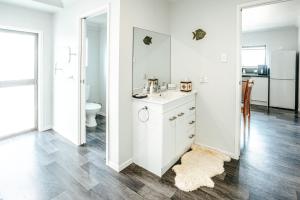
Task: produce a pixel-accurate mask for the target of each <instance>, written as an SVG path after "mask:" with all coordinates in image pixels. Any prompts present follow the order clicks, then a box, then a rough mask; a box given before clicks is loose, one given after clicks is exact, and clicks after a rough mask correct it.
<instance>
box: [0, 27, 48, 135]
mask: <svg viewBox="0 0 300 200" xmlns="http://www.w3.org/2000/svg"><path fill="white" fill-rule="evenodd" d="M0 29H2V30H4V31H8V32H17V33H24V34H26V33H27V34H33V35H36V44H35V45H36V51H35V52H36V57H35V59H36V60H35V66H34V68H35V69H34V71H35V72H34V73H35V79H34V81H35V83H34V85H35V89H34V90H35V91H34V101H35V102H34V109H35V110H34V115H35V127H34V128H33V129H31V130H24V131H20V132H18V133H15V134H14V133H13V134H10V135H8V136H5V137H4V138H7V137H12V136H15V135H19V134H24V133H27V132H30V131H33V130H38V131H44V130H48V129H49V128H48V127H44V126H45V124H43V122H42V120H41V119H42V116H43V108H44V104H43V102H42V91H41V87H40V86H41V85H42V80H41V79H40V77H41V76H42V73H43V68H42V66H43V36H44V33H43V31H40V30H34V29H26V28H21V27H17V26H4V25H0ZM11 85H14V81H11Z"/></svg>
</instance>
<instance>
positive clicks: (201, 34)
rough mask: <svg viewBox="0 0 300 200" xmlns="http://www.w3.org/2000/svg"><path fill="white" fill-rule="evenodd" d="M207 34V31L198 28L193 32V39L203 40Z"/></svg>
mask: <svg viewBox="0 0 300 200" xmlns="http://www.w3.org/2000/svg"><path fill="white" fill-rule="evenodd" d="M205 36H206V32H205V31H204V30H202V29H198V30H196V31H194V32H193V40H201V39H203V38H204V37H205Z"/></svg>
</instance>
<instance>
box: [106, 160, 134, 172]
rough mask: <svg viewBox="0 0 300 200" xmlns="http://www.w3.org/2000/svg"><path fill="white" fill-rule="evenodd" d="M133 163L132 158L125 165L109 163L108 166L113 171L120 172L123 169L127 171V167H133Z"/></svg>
mask: <svg viewBox="0 0 300 200" xmlns="http://www.w3.org/2000/svg"><path fill="white" fill-rule="evenodd" d="M132 163H133V161H132V158H130V159H129V160H127V161H125V162H124V163H122V164H121V165H117V164H116V163H113V162H111V161H108V163H107V165H108V166H109V167H110V168H112V169H113V170H115V171H117V172H120V171H122V170H123V169H125V168H126V167H128V166H129V165H131V164H132Z"/></svg>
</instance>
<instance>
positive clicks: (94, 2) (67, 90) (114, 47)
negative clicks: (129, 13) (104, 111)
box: [54, 0, 120, 169]
mask: <svg viewBox="0 0 300 200" xmlns="http://www.w3.org/2000/svg"><path fill="white" fill-rule="evenodd" d="M108 3H109V4H110V9H109V10H110V17H109V22H110V24H109V26H110V34H109V35H110V38H109V41H110V47H109V71H110V75H109V77H108V78H109V81H110V90H109V94H108V98H109V99H110V104H109V112H110V115H109V116H108V119H109V127H108V132H109V135H108V140H109V144H108V152H109V156H108V158H107V160H108V163H109V164H110V165H111V166H112V167H113V168H115V169H117V167H118V163H119V120H120V119H119V82H118V80H119V79H118V77H119V19H120V4H119V0H85V1H77V2H76V3H74V4H73V5H72V6H71V7H67V8H65V9H63V10H62V11H60V12H59V13H57V14H56V15H55V17H54V37H55V62H56V63H57V62H58V60H59V59H58V58H59V57H60V56H59V52H60V51H61V49H63V48H64V47H66V46H71V47H72V51H73V53H76V54H77V55H76V56H72V62H71V64H69V65H64V66H62V67H63V68H64V69H65V71H64V72H58V73H57V75H56V76H55V77H54V91H55V92H54V129H55V130H56V131H57V132H58V133H60V134H61V135H63V136H64V137H66V138H67V139H69V140H70V141H72V142H73V143H75V144H79V143H80V142H79V141H80V138H79V101H78V99H79V74H78V72H79V58H78V52H79V44H80V35H79V30H80V22H79V19H80V17H83V16H86V15H88V14H89V13H91V12H93V11H96V10H99V9H101V8H103V6H106V5H107V4H108Z"/></svg>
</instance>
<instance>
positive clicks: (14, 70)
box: [0, 29, 38, 138]
mask: <svg viewBox="0 0 300 200" xmlns="http://www.w3.org/2000/svg"><path fill="white" fill-rule="evenodd" d="M0 44H1V45H0V55H1V59H0V97H1V98H0V110H1V112H0V123H1V126H0V138H5V137H9V136H12V135H14V134H19V133H22V132H27V131H31V130H35V129H37V88H38V84H37V79H38V77H37V73H38V71H37V65H38V34H36V33H30V32H22V31H14V30H7V29H0Z"/></svg>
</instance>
